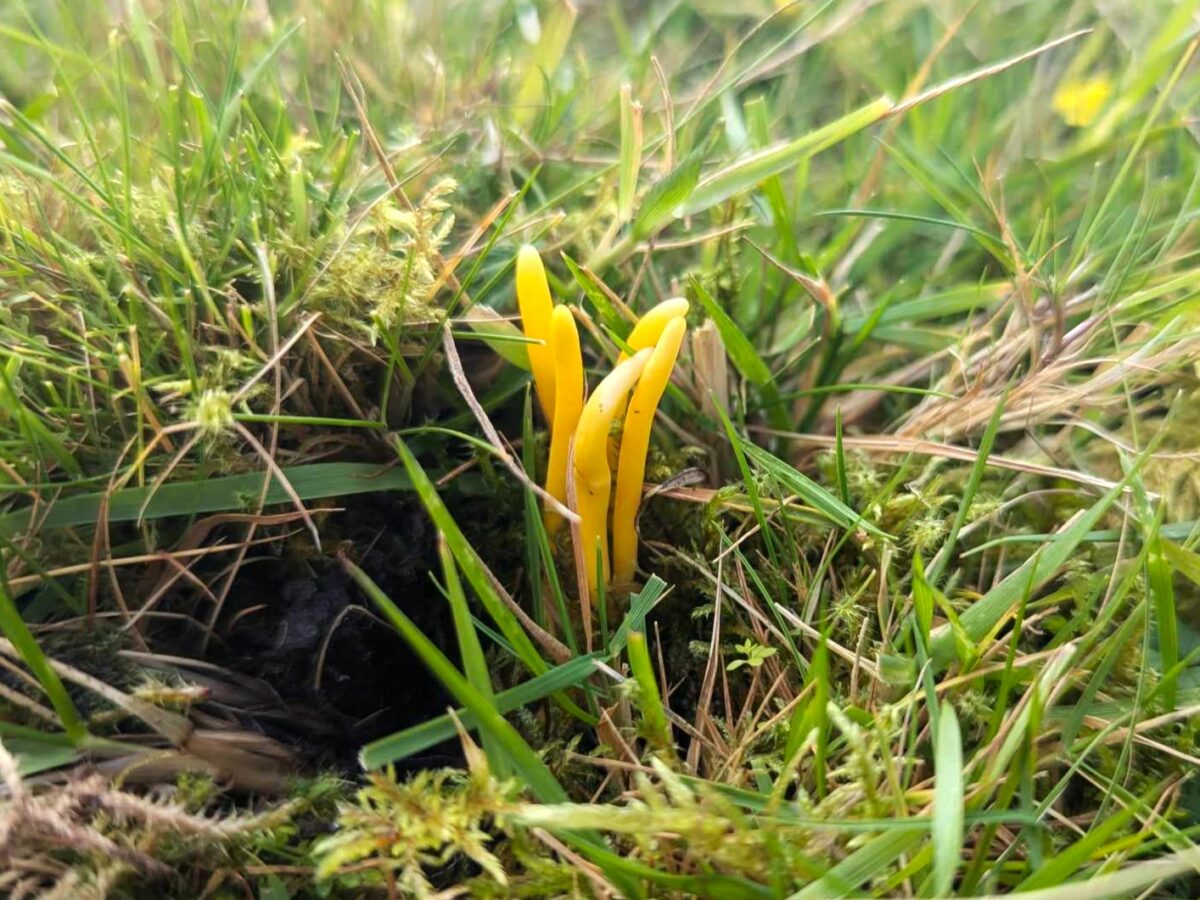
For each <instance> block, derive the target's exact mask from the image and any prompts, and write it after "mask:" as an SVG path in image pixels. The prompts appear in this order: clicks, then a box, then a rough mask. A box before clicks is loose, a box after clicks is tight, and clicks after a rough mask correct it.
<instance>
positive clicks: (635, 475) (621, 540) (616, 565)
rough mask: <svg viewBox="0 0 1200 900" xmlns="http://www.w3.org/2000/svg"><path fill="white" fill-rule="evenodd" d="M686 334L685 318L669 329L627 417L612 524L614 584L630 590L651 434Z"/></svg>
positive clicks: (669, 324) (677, 318)
mask: <svg viewBox="0 0 1200 900" xmlns="http://www.w3.org/2000/svg"><path fill="white" fill-rule="evenodd" d="M686 329H687V325H686V324H685V322H684V320H683V318H682V317H681V316H675V317H674V318H672V319H671V320H670V321H669V322H667V323H666V325H665V327H664V328H663V329H662V334H661V335H660V336H659V338H658V342H657V343H656V344H655V345H654V349H653V350H652V351H651V352H650V358H649V359H648V360H647V361H646V367H645V369H643V371H642V377H641V378H640V379H638V383H637V387H636V388H634V391H633V398H632V399H631V400H630V401H629V412H627V413H626V414H625V425H624V427H623V429H622V432H621V453H620V457H619V458H618V462H617V489H616V499H615V500H614V503H613V522H612V567H613V580H614V582H615V583H616V584H618V585H622V586H627V585H629V584H631V583H632V582H633V576H634V570H635V568H636V566H637V512H638V506H639V505H640V503H641V500H642V481H643V479H644V478H645V475H646V454H647V453H648V452H649V450H650V429H651V426H652V425H653V424H654V412H655V410H657V409H658V403H659V401H660V400H661V399H662V395H663V392H664V391H665V390H666V389H667V383H668V382H669V381H670V380H671V370H672V369H673V368H674V367H675V360H676V358H677V357H678V356H679V348H680V346H681V345H682V343H683V333H684V331H685V330H686ZM643 352H644V351H643Z"/></svg>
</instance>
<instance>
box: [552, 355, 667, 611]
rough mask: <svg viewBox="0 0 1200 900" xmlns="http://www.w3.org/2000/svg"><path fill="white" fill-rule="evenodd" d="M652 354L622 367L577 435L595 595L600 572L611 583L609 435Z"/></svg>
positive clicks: (578, 503) (599, 391) (579, 505)
mask: <svg viewBox="0 0 1200 900" xmlns="http://www.w3.org/2000/svg"><path fill="white" fill-rule="evenodd" d="M651 352H652V351H650V350H649V349H647V350H642V351H640V352H638V353H636V354H634V355H633V356H631V357H630V358H629V359H627V360H625V361H624V362H622V363H618V364H617V367H616V368H615V369H613V370H612V371H611V372H610V373H609V374H608V376H607V377H606V378H605V379H604V380H603V381H601V382H600V385H599V386H598V387H597V388H596V390H595V392H594V393H593V394H592V395H591V396H590V397H589V398H588V401H587V403H586V404H585V405H584V407H583V412H582V413H581V414H580V416H579V427H578V428H577V429H576V430H575V450H574V453H573V454H572V458H573V465H572V467H571V469H572V472H571V474H572V476H573V477H574V479H575V509H576V511H577V512H578V513H579V534H580V538H581V540H582V541H583V562H584V568H585V573H584V574H585V576H586V577H587V583H588V587H589V588H590V589H591V590H592V591H593V592H595V590H596V586H597V581H596V575H597V570H599V572H600V577H601V579H602V580H603V582H604V583H605V584H607V583H608V581H609V577H610V568H609V561H608V500H609V496H610V495H611V493H612V470H611V469H610V468H609V466H608V433H609V431H610V430H611V429H612V423H613V419H614V418H615V416H616V414H617V411H618V410H619V409H621V408H622V407H623V406H624V405H625V398H626V396H627V395H628V394H629V392H630V391H631V390H633V387H634V385H635V384H636V383H637V380H638V378H640V377H641V374H642V370H643V369H644V368H645V367H646V363H647V362H648V361H649V359H650V355H651Z"/></svg>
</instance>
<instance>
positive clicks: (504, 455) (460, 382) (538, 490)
mask: <svg viewBox="0 0 1200 900" xmlns="http://www.w3.org/2000/svg"><path fill="white" fill-rule="evenodd" d="M442 347H443V349H444V350H445V351H446V364H447V366H448V367H449V369H450V377H451V378H452V379H454V386H455V387H456V388H458V392H459V394H461V395H462V398H463V400H464V401H465V402H466V404H467V406H468V407H469V408H470V410H471V414H472V415H473V416H474V417H475V421H476V422H478V423H479V427H480V428H481V429H482V430H483V434H484V436H485V437H486V438H487V439H488V443H489V444H491V445H492V447H493V448H494V449H495V451H496V455H497V456H498V457H499V459H500V462H501V463H503V464H504V467H505V468H506V469H508V470H509V471H510V472H512V473H513V475H515V476H516V478H517V480H518V481H520V482H521V483H522V484H523V485H525V486H526V487H527V488H529V489H530V490H531V491H533V492H534V493H535V494H537V495H538V496H539V497H541V498H542V499H543V500H545V501H546V503H547V504H548V505H549V507H550V508H551V509H553V510H554V511H555V512H556V513H558V514H559V515H560V516H562V517H563V518H564V519H566V520H567V521H568V522H577V521H579V516H578V515H577V514H576V513H574V512H572V511H571V510H569V509H568V508H567V507H566V506H565V505H563V504H562V503H560V502H559V501H558V500H557V499H555V498H554V497H552V496H551V495H550V494H549V493H547V492H546V491H545V490H544V489H543V488H542V487H541V486H540V485H539V484H537V482H535V481H534V480H533V479H532V478H530V477H529V475H528V473H526V471H525V469H524V468H523V467H522V466H521V464H520V463H518V462H517V460H516V459H515V457H514V456H513V455H512V453H510V452H509V450H508V445H507V444H506V443H505V442H504V439H503V438H501V437H500V432H498V431H497V430H496V426H495V425H493V424H492V420H491V419H489V418H488V415H487V411H486V410H485V409H484V408H483V404H481V403H480V402H479V400H478V399H477V398H476V397H475V392H474V391H473V390H471V383H470V381H469V380H468V379H467V373H466V372H465V371H464V370H463V365H462V359H461V358H460V357H459V355H458V348H457V347H456V346H455V344H454V336H453V335H452V334H451V333H450V329H449V327H446V328H444V329H443V332H442Z"/></svg>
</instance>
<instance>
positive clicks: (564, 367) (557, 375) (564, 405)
mask: <svg viewBox="0 0 1200 900" xmlns="http://www.w3.org/2000/svg"><path fill="white" fill-rule="evenodd" d="M550 351H551V353H552V354H553V358H554V418H553V419H552V420H551V424H550V461H549V465H548V466H547V468H546V491H547V492H548V493H549V494H550V496H552V497H553V498H554V499H555V500H558V501H559V502H561V503H564V504H565V503H566V502H567V459H568V455H569V452H570V449H571V437H572V436H573V435H574V434H575V428H576V426H577V425H578V424H579V415H580V413H581V412H582V411H583V355H582V353H581V352H580V349H579V330H578V329H577V328H576V327H575V317H574V316H573V315H571V311H570V310H569V309H567V307H565V306H556V307H555V308H554V314H553V315H552V317H551V321H550ZM561 522H562V517H561V516H559V515H558V514H557V513H552V512H549V511H547V512H546V528H547V529H548V530H551V531H553V530H555V529H556V528H557V527H558V526H559V524H560V523H561Z"/></svg>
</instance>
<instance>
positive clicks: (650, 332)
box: [617, 297, 689, 362]
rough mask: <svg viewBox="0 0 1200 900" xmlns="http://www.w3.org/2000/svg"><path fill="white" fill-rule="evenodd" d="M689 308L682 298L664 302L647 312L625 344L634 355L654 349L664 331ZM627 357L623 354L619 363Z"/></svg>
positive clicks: (634, 327)
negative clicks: (640, 351)
mask: <svg viewBox="0 0 1200 900" xmlns="http://www.w3.org/2000/svg"><path fill="white" fill-rule="evenodd" d="M688 308H689V304H688V302H687V301H686V300H684V299H683V298H682V297H672V298H671V299H670V300H664V301H663V302H662V303H660V304H658V305H657V306H655V307H653V308H652V309H649V310H647V311H646V314H645V315H644V316H642V317H641V318H640V319H638V320H637V324H636V325H634V326H633V331H631V332H629V337H628V339H627V340H626V341H625V343H627V344H628V345H629V346H630V348H631V349H632V350H633V352H634V353H636V352H637V351H639V350H645V349H646V348H647V347H653V346H654V345H655V344H657V343H658V339H659V337H660V336H661V335H662V333H663V329H664V328H666V327H667V325H669V324H670V323H671V322H672V321H673V320H675V319H681V318H683V317H684V316H686V315H687V312H688ZM625 357H626V354H624V353H622V354H621V356H620V358H619V359H618V360H617V361H618V362H621V361H623V360H624V359H625Z"/></svg>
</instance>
